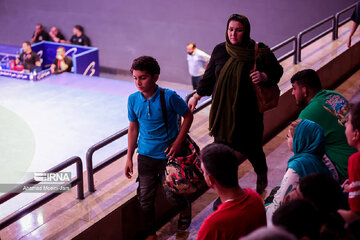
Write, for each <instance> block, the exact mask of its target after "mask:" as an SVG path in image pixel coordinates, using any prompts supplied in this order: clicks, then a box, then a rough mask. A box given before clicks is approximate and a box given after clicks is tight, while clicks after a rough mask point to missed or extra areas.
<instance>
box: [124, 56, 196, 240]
mask: <svg viewBox="0 0 360 240" xmlns="http://www.w3.org/2000/svg"><path fill="white" fill-rule="evenodd" d="M130 72H131V73H132V75H133V77H134V82H135V85H136V87H137V89H138V90H139V91H138V92H135V93H133V94H131V95H130V96H129V99H128V117H129V121H130V125H129V132H128V154H127V161H126V165H125V175H126V177H127V178H131V177H132V174H133V160H132V157H133V154H134V151H135V145H136V142H137V143H138V150H137V152H138V175H139V188H138V198H139V202H140V206H141V209H142V211H143V214H144V218H145V221H146V224H147V226H146V227H147V231H148V232H147V234H148V235H149V236H148V238H147V239H156V234H155V229H154V226H155V207H154V202H155V196H156V189H157V187H158V186H159V185H160V184H161V183H163V182H164V171H165V166H166V163H167V160H168V158H169V157H173V156H175V155H176V154H177V153H179V151H180V148H181V145H182V143H183V142H184V140H185V137H186V135H187V133H188V131H189V129H190V126H191V123H192V121H193V114H192V112H191V111H190V110H189V108H188V106H187V104H186V103H185V101H184V100H183V99H182V98H181V97H180V96H179V95H177V94H176V92H174V91H172V90H169V89H165V92H164V95H165V102H166V108H167V119H168V120H167V123H168V130H167V129H166V127H165V122H164V118H163V115H162V108H161V101H160V90H161V88H160V87H159V86H158V85H157V84H156V81H157V80H158V79H159V74H160V66H159V64H158V63H157V61H156V59H154V58H153V57H149V56H142V57H139V58H136V59H135V60H134V61H133V64H132V66H131V69H130ZM178 115H181V116H182V117H183V118H184V119H183V123H182V126H181V129H180V131H179V128H178V121H177V117H178ZM169 143H170V144H169ZM165 194H166V197H167V199H168V200H169V201H170V202H172V203H176V204H177V205H179V206H180V207H182V208H183V209H185V210H184V211H182V212H181V213H180V217H179V222H178V228H179V229H181V230H184V229H186V228H187V227H189V225H190V222H191V210H190V203H189V202H188V201H187V200H186V199H185V197H184V196H183V195H175V194H174V193H172V192H170V191H166V192H165Z"/></svg>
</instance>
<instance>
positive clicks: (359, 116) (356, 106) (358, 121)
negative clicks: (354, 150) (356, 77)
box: [350, 91, 360, 131]
mask: <svg viewBox="0 0 360 240" xmlns="http://www.w3.org/2000/svg"><path fill="white" fill-rule="evenodd" d="M350 114H351V125H352V126H353V128H354V130H359V131H360V91H358V92H357V93H355V95H354V96H353V97H352V98H351V100H350Z"/></svg>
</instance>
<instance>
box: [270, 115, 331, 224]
mask: <svg viewBox="0 0 360 240" xmlns="http://www.w3.org/2000/svg"><path fill="white" fill-rule="evenodd" d="M287 140H288V146H289V149H290V150H291V151H293V152H294V156H292V157H291V158H290V159H289V160H288V164H287V170H286V173H285V175H284V177H283V179H282V181H281V185H280V189H279V190H278V191H277V193H276V194H275V196H274V199H273V202H272V204H270V205H269V206H268V207H267V212H266V216H267V220H268V222H270V220H271V217H272V214H273V213H274V211H275V210H276V209H277V208H278V207H280V206H281V204H282V203H283V201H284V199H285V197H286V196H287V194H288V193H289V192H290V191H291V190H292V189H295V188H296V186H297V185H298V183H299V180H300V178H302V177H303V176H306V175H308V174H310V173H327V174H329V175H331V173H330V171H329V169H328V168H327V167H326V165H325V164H324V163H323V162H322V157H323V155H324V154H325V136H324V132H323V130H322V128H321V127H320V126H319V124H317V123H315V122H313V121H310V120H306V119H303V120H302V119H298V120H296V121H294V122H292V123H291V125H290V128H289V132H288V135H287Z"/></svg>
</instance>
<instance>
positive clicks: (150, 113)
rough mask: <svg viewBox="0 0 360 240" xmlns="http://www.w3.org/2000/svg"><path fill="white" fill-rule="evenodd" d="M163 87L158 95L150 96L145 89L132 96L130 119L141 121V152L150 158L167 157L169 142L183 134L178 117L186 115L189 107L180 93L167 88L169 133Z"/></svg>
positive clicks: (129, 101) (157, 92)
mask: <svg viewBox="0 0 360 240" xmlns="http://www.w3.org/2000/svg"><path fill="white" fill-rule="evenodd" d="M160 89H161V88H160V87H158V88H157V90H156V92H155V94H154V95H153V96H152V97H151V98H150V99H146V98H144V96H143V95H142V94H141V92H139V91H138V92H135V93H133V94H131V95H130V96H129V99H128V118H129V121H130V122H139V139H138V150H137V152H138V153H139V154H141V155H145V156H148V157H152V158H156V159H163V158H167V157H166V153H165V152H164V151H165V149H166V148H167V147H168V142H171V141H174V140H175V138H176V137H177V135H178V134H179V127H178V121H177V116H178V115H181V116H183V115H184V114H185V113H186V112H187V111H188V110H189V108H188V106H187V104H186V102H185V101H184V100H183V99H182V98H181V97H180V96H179V95H177V94H176V92H174V91H172V90H169V89H166V90H165V102H166V107H167V115H168V128H169V131H168V134H167V133H166V127H165V122H164V118H163V115H162V110H161V102H160Z"/></svg>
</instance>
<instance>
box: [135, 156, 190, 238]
mask: <svg viewBox="0 0 360 240" xmlns="http://www.w3.org/2000/svg"><path fill="white" fill-rule="evenodd" d="M166 163H167V159H155V158H151V157H147V156H144V155H141V154H139V155H138V173H139V187H138V190H137V191H138V199H139V202H140V206H141V209H142V212H143V215H144V218H145V222H146V228H147V231H148V234H154V233H155V197H156V191H157V188H158V186H161V187H162V186H163V183H164V180H165V173H164V172H165V167H166ZM162 189H163V192H164V194H165V196H166V198H167V200H168V201H169V202H170V203H171V204H172V205H177V206H178V207H179V208H180V210H183V209H185V208H186V207H187V200H186V198H185V196H184V195H177V194H174V193H173V192H171V191H166V190H165V189H164V188H162Z"/></svg>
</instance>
